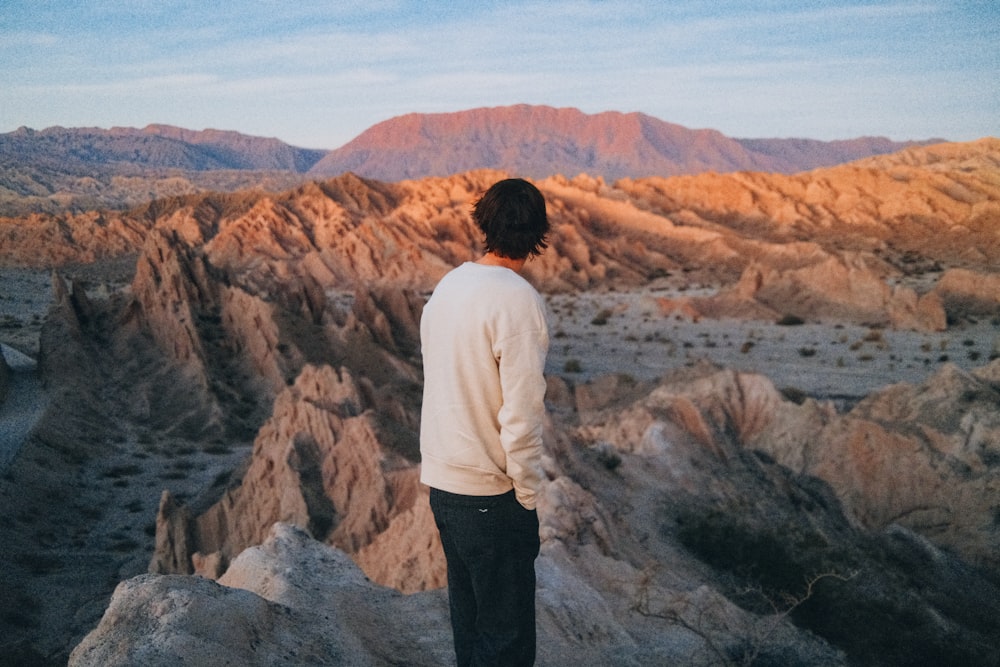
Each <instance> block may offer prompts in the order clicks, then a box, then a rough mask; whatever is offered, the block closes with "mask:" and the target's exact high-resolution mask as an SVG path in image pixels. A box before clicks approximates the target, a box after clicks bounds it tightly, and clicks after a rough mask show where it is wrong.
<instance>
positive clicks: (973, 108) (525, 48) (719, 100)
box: [0, 0, 1000, 148]
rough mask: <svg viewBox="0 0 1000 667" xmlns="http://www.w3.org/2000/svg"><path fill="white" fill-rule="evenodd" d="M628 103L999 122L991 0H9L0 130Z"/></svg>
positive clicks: (795, 126) (356, 125)
mask: <svg viewBox="0 0 1000 667" xmlns="http://www.w3.org/2000/svg"><path fill="white" fill-rule="evenodd" d="M519 103H527V104H547V105H550V106H555V107H576V108H578V109H580V110H582V111H584V112H587V113H598V112H601V111H622V112H631V111H641V112H643V113H647V114H649V115H651V116H655V117H657V118H659V119H661V120H665V121H669V122H672V123H678V124H681V125H684V126H687V127H690V128H713V129H717V130H719V131H721V132H723V133H724V134H726V135H729V136H731V137H739V138H749V137H808V138H814V139H826V140H829V139H848V138H854V137H859V136H865V135H879V136H888V137H890V138H892V139H897V140H904V139H925V138H932V137H940V138H945V139H949V140H953V141H967V140H972V139H977V138H979V137H983V136H1000V2H997V0H981V1H980V0H969V1H965V0H929V1H927V2H919V1H918V2H822V1H815V2H809V1H806V0H802V1H796V2H784V1H778V0H771V1H769V0H761V1H759V2H725V1H709V2H685V1H683V0H681V1H678V2H667V1H633V2H626V1H618V0H607V1H596V0H595V1H590V2H588V1H573V2H570V1H563V0H552V1H543V0H524V1H518V0H506V1H495V2H490V1H486V0H484V1H481V2H457V1H454V0H453V1H451V2H433V1H429V2H405V1H390V0H364V1H362V2H354V1H343V2H326V1H324V2H312V1H310V0H296V2H288V1H282V2H279V1H276V0H266V1H265V0H260V1H248V2H238V1H235V0H233V1H229V2H225V3H212V2H205V1H204V0H197V1H183V0H89V1H83V0H78V1H73V0H64V1H61V2H59V1H57V2H47V1H46V0H2V4H0V132H10V131H12V130H14V129H16V128H18V127H20V126H22V125H23V126H28V127H33V128H35V129H41V128H44V127H49V126H51V125H62V126H64V127H82V126H96V127H105V128H107V127H113V126H129V127H143V126H145V125H147V124H150V123H167V124H171V125H178V126H180V127H185V128H189V129H195V130H201V129H206V128H214V129H223V130H236V131H239V132H243V133H246V134H253V135H258V136H267V137H277V138H279V139H282V140H283V141H286V142H288V143H291V144H294V145H297V146H303V147H309V148H337V147H339V146H341V145H343V144H344V143H346V142H347V141H349V140H350V139H352V138H354V137H355V136H357V135H358V134H360V133H361V132H362V131H364V130H365V129H366V128H368V127H370V126H371V125H373V124H375V123H377V122H380V121H383V120H386V119H388V118H391V117H393V116H398V115H402V114H405V113H409V112H422V113H437V112H451V111H461V110H465V109H472V108H477V107H484V106H505V105H510V104H519Z"/></svg>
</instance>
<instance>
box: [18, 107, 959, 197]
mask: <svg viewBox="0 0 1000 667" xmlns="http://www.w3.org/2000/svg"><path fill="white" fill-rule="evenodd" d="M939 141H941V140H931V141H921V142H894V141H890V140H888V139H885V138H878V137H865V138H860V139H853V140H848V141H817V140H811V139H732V138H730V137H727V136H725V135H723V134H722V133H720V132H717V131H715V130H692V129H688V128H686V127H682V126H680V125H675V124H672V123H667V122H664V121H662V120H658V119H656V118H653V117H652V116H647V115H645V114H642V113H628V114H625V113H619V112H614V111H608V112H604V113H599V114H593V115H590V114H585V113H583V112H581V111H579V110H577V109H568V108H564V109H556V108H553V107H548V106H530V105H516V106H509V107H496V108H482V109H473V110H470V111H459V112H455V113H442V114H408V115H405V116H399V117H397V118H393V119H390V120H387V121H385V122H382V123H379V124H377V125H374V126H373V127H371V128H369V129H368V130H366V131H365V132H363V133H362V134H360V135H359V136H358V137H356V138H355V139H353V140H352V141H351V142H349V143H347V144H346V145H344V146H342V147H341V148H338V149H336V150H333V151H324V150H312V149H305V148H296V147H294V146H290V145H288V144H286V143H284V142H281V141H279V140H278V139H272V138H262V137H253V136H248V135H245V134H240V133H238V132H230V131H222V130H202V131H195V130H185V129H182V128H179V127H172V126H169V125H149V126H147V127H145V128H142V129H136V128H121V127H116V128H112V129H109V130H105V129H99V128H63V127H50V128H47V129H44V130H33V129H29V128H23V127H22V128H20V129H18V130H16V131H14V132H9V133H7V134H0V216H3V215H5V216H20V215H26V214H28V213H57V212H60V211H85V210H92V209H99V208H105V209H119V210H120V209H126V208H129V207H132V206H136V205H141V204H143V203H145V202H148V201H150V200H151V199H156V198H162V197H169V196H177V195H188V194H197V193H201V192H209V191H216V192H233V191H236V190H243V189H249V188H254V189H258V190H265V191H269V192H277V191H281V190H284V189H287V188H291V187H294V186H296V185H298V184H300V183H302V182H304V181H308V180H316V179H325V178H328V177H331V176H338V175H340V174H343V173H346V172H353V173H355V174H357V175H359V176H362V177H366V178H373V179H378V180H382V181H391V182H395V181H400V180H404V179H417V178H425V177H428V176H449V175H452V174H458V173H464V172H467V171H470V170H473V169H481V168H492V169H500V170H503V171H507V172H509V173H512V174H516V175H521V176H528V177H533V178H544V177H546V176H551V175H554V174H563V175H565V176H576V175H577V174H581V173H586V174H589V175H591V176H601V177H603V178H605V179H606V180H608V181H614V180H617V179H619V178H623V177H632V178H639V177H645V176H676V175H683V174H698V173H702V172H706V171H715V172H721V173H725V172H732V171H757V172H770V173H785V174H788V173H795V172H800V171H807V170H811V169H815V168H817V167H824V166H833V165H836V164H841V163H844V162H850V161H853V160H857V159H860V158H867V157H871V156H877V155H883V154H887V153H893V152H896V151H899V150H902V149H905V148H908V147H914V146H920V145H926V144H931V143H937V142H939Z"/></svg>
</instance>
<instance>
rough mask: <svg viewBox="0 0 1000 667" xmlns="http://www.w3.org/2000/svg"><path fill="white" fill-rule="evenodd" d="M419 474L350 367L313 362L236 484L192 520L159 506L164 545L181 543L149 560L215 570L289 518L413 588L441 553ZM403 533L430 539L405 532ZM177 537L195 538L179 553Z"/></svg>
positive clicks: (436, 565)
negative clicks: (383, 428) (387, 441)
mask: <svg viewBox="0 0 1000 667" xmlns="http://www.w3.org/2000/svg"><path fill="white" fill-rule="evenodd" d="M418 477H419V473H418V470H417V468H416V466H415V465H414V464H413V463H412V462H409V461H407V460H406V459H405V458H403V457H402V456H400V455H399V454H397V453H394V452H392V451H391V450H389V449H387V447H386V446H385V445H383V444H382V438H381V437H380V435H379V427H378V425H377V423H376V420H375V417H374V415H373V413H372V411H371V410H370V409H369V407H368V406H367V405H366V399H365V398H364V397H363V396H362V395H361V393H360V390H359V388H358V386H357V385H356V384H355V382H354V379H353V377H352V376H351V374H350V373H349V372H348V371H347V370H346V369H341V370H340V371H339V373H338V372H337V371H334V370H333V369H332V368H330V367H329V366H323V367H312V366H307V367H306V368H305V369H304V370H303V372H302V374H301V375H300V376H299V378H298V379H297V380H296V382H295V384H294V385H293V386H291V387H288V388H286V390H285V391H283V392H282V393H281V394H280V395H279V396H278V398H277V400H276V401H275V406H274V413H273V416H272V417H271V419H270V420H268V422H267V423H265V424H264V426H263V428H262V429H261V431H260V434H259V435H258V437H257V440H256V442H255V445H254V452H253V455H252V457H251V459H250V462H249V466H248V468H247V470H246V473H245V474H244V475H243V478H242V480H241V483H240V485H239V486H237V487H235V488H231V489H229V490H228V491H226V493H225V495H224V496H223V498H222V499H221V500H220V501H219V502H218V503H216V504H215V505H213V506H212V507H211V508H209V509H208V510H207V511H206V512H205V513H203V514H201V515H200V516H198V517H196V518H195V519H194V520H193V521H192V522H191V523H190V524H185V523H184V522H182V521H172V520H170V517H169V516H165V515H164V514H165V513H164V511H163V507H162V506H161V512H160V517H159V518H158V520H157V521H158V523H157V529H158V530H157V543H158V545H165V546H166V545H172V547H173V549H174V550H175V551H171V552H168V553H165V554H164V553H160V552H159V551H158V552H157V554H156V555H155V556H154V559H153V565H151V567H153V566H156V567H157V568H158V569H157V570H156V571H161V572H175V571H178V570H170V569H162V567H161V566H163V565H165V564H168V563H177V564H180V565H179V567H180V568H181V569H180V571H181V572H183V571H188V570H186V568H190V567H191V565H190V564H189V563H191V562H192V559H193V558H194V556H195V554H196V553H198V554H200V555H199V562H201V563H211V564H212V567H213V569H214V567H215V563H216V562H217V561H220V560H221V562H223V563H226V562H229V561H230V560H231V559H232V558H233V557H235V556H236V555H237V554H239V553H240V552H241V551H243V550H244V549H245V548H247V547H250V546H253V545H255V544H260V543H261V542H262V541H263V539H264V536H265V535H266V534H267V532H268V531H269V530H270V528H271V526H272V524H274V523H275V522H278V521H283V522H288V523H292V524H294V525H297V526H300V527H301V528H303V529H307V530H309V531H310V533H311V534H312V535H313V536H314V537H315V538H316V539H318V540H321V541H325V542H328V543H330V544H333V545H335V546H337V547H339V548H341V549H343V550H344V551H346V552H347V553H350V554H359V563H362V564H363V565H364V566H366V567H369V568H371V570H370V571H369V574H370V576H373V577H375V578H376V579H377V580H378V581H380V583H385V584H390V583H391V584H392V585H396V586H398V587H399V588H400V589H401V590H407V591H412V590H423V589H426V588H432V587H435V586H440V585H441V584H442V583H443V555H442V554H441V552H440V544H439V543H438V542H437V541H436V539H434V536H436V530H435V529H434V526H433V519H432V517H431V516H430V514H429V513H428V512H426V511H424V509H423V507H422V505H423V503H421V502H420V501H424V502H426V492H425V491H421V489H420V487H419V485H418V482H417V480H418ZM418 503H419V504H420V509H418V510H415V509H414V508H415V507H417V505H418ZM161 530H163V531H165V533H166V534H164V535H161V534H160V531H161ZM185 531H190V532H191V534H192V539H191V540H190V541H187V540H186V539H184V533H185ZM386 533H388V535H389V536H394V537H396V538H401V539H400V541H395V540H390V538H389V537H388V536H383V535H384V534H386ZM406 535H413V536H416V535H425V536H430V537H431V538H430V539H402V538H405V536H406ZM180 544H188V545H189V548H188V551H187V553H186V554H181V553H177V552H176V548H177V547H178V546H179V545H180ZM362 551H363V553H362ZM216 553H217V554H218V556H216V557H215V558H214V559H210V560H206V559H207V558H208V556H209V555H211V554H216ZM417 565H419V567H418V566H417ZM200 573H201V574H204V575H211V574H212V572H200Z"/></svg>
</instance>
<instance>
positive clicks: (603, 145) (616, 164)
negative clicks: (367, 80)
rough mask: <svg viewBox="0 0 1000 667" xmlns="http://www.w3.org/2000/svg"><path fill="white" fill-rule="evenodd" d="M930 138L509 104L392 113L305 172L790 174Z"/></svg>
mask: <svg viewBox="0 0 1000 667" xmlns="http://www.w3.org/2000/svg"><path fill="white" fill-rule="evenodd" d="M940 141H943V140H941V139H934V140H929V141H922V142H895V141H890V140H889V139H885V138H879V137H864V138H860V139H853V140H848V141H829V142H827V141H817V140H809V139H732V138H730V137H727V136H725V135H723V134H722V133H720V132H717V131H715V130H692V129H688V128H685V127H682V126H680V125H675V124H672V123H667V122H664V121H662V120H658V119H656V118H653V117H652V116H647V115H645V114H642V113H628V114H625V113H619V112H614V111H608V112H604V113H599V114H593V115H590V114H585V113H583V112H581V111H579V110H577V109H569V108H564V109H556V108H553V107H548V106H530V105H516V106H509V107H495V108H481V109H473V110H470V111H461V112H457V113H441V114H415V113H414V114H407V115H405V116H399V117H397V118H393V119H390V120H387V121H385V122H382V123H379V124H377V125H374V126H373V127H371V128H370V129H368V130H366V131H365V132H363V133H362V134H361V135H359V136H358V137H357V138H355V139H354V140H352V141H351V142H349V143H348V144H346V145H344V146H343V147H341V148H338V149H336V150H334V151H331V152H330V153H328V154H327V155H326V156H325V157H324V158H323V159H321V160H320V161H319V162H317V163H316V165H315V166H313V168H312V169H311V170H310V172H309V173H310V175H314V176H317V177H326V176H335V175H337V174H341V173H344V172H348V171H350V172H354V173H356V174H358V175H360V176H365V177H368V178H376V179H380V180H386V181H398V180H402V179H410V178H423V177H426V176H447V175H449V174H455V173H461V172H465V171H469V170H471V169H477V168H483V167H486V168H493V169H501V170H504V171H508V172H511V173H514V174H519V175H523V176H529V177H535V178H541V177H544V176H550V175H553V174H557V173H559V174H563V175H565V176H575V175H577V174H579V173H586V174H590V175H592V176H603V177H604V178H605V179H608V180H615V179H618V178H623V177H633V178H634V177H644V176H677V175H681V174H695V173H701V172H705V171H718V172H732V171H765V172H776V173H794V172H799V171H806V170H810V169H815V168H817V167H824V166H832V165H835V164H840V163H843V162H849V161H852V160H856V159H859V158H865V157H869V156H872V155H881V154H885V153H892V152H895V151H899V150H902V149H904V148H908V147H911V146H916V145H926V144H931V143H938V142H940Z"/></svg>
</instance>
